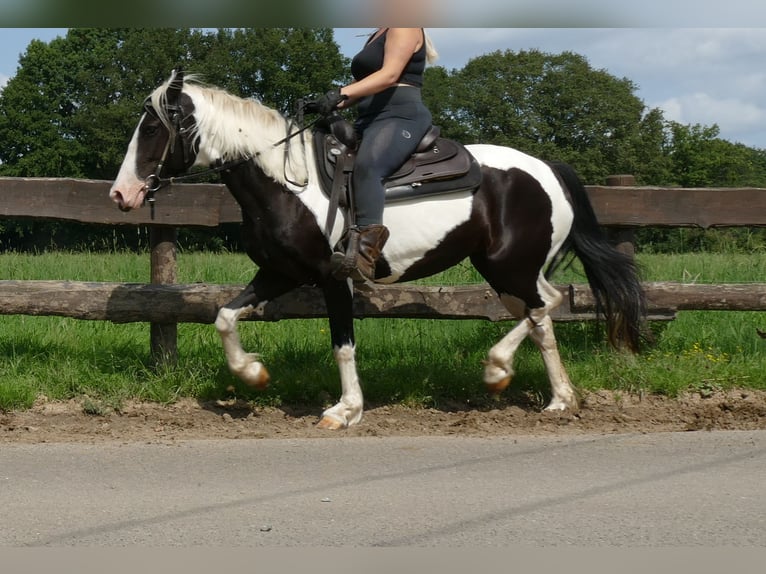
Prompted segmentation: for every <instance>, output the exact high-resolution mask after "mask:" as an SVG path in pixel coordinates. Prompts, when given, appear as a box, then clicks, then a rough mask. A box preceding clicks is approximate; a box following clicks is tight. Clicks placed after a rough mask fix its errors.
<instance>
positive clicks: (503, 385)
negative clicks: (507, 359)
mask: <svg viewBox="0 0 766 574" xmlns="http://www.w3.org/2000/svg"><path fill="white" fill-rule="evenodd" d="M510 384H511V377H505V378H504V379H502V380H500V381H498V382H497V383H486V385H487V392H488V393H489V394H490V395H493V396H498V395H499V394H500V393H502V392H503V391H504V390H505V389H507V388H508V385H510Z"/></svg>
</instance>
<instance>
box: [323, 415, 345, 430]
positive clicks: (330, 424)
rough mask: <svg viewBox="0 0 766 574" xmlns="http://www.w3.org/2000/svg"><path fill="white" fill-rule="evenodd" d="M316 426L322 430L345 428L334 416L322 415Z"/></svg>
mask: <svg viewBox="0 0 766 574" xmlns="http://www.w3.org/2000/svg"><path fill="white" fill-rule="evenodd" d="M317 428H319V429H322V430H341V429H344V428H346V426H345V425H344V424H343V423H342V422H340V421H339V420H338V419H336V418H333V417H327V416H324V417H322V418H321V419H320V420H319V422H318V423H317Z"/></svg>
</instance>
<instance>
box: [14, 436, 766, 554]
mask: <svg viewBox="0 0 766 574" xmlns="http://www.w3.org/2000/svg"><path fill="white" fill-rule="evenodd" d="M321 436H323V437H325V438H318V439H303V440H228V441H190V442H180V443H175V444H139V443H126V444H119V443H106V444H103V443H101V444H35V445H27V444H2V445H0V546H6V547H7V546H16V547H18V546H78V547H85V546H88V547H93V546H110V547H115V546H116V547H123V546H128V547H130V546H137V545H138V546H143V545H147V546H153V547H158V546H160V547H162V546H165V547H197V548H198V547H205V546H210V547H220V546H226V547H231V546H234V547H260V546H267V547H284V546H301V547H317V546H323V547H325V546H349V547H351V546H353V547H374V546H383V547H386V546H416V547H434V546H436V547H447V546H451V547H454V546H474V547H475V546H486V547H490V546H491V547H506V546H516V545H521V546H529V545H531V546H559V547H571V546H576V547H580V546H584V547H593V546H598V547H603V546H607V547H623V548H625V547H631V548H632V547H640V548H643V547H689V546H692V547H703V546H704V547H724V546H728V547H731V546H740V547H741V546H750V547H764V546H766V431H756V432H695V433H663V434H648V435H613V436H574V437H556V436H550V437H521V436H520V437H503V438H489V439H481V438H461V437H430V438H326V435H321Z"/></svg>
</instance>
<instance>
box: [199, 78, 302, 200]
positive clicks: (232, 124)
mask: <svg viewBox="0 0 766 574" xmlns="http://www.w3.org/2000/svg"><path fill="white" fill-rule="evenodd" d="M201 95H202V96H203V97H202V99H201V102H202V103H201V104H195V105H197V106H198V108H197V109H198V113H200V116H199V120H198V129H199V135H200V149H199V156H198V162H199V163H207V164H208V165H212V164H214V163H216V162H218V161H229V160H236V159H240V158H244V157H252V158H253V161H254V162H255V163H256V164H257V165H258V167H259V168H260V169H261V170H262V171H263V173H265V174H266V175H267V176H269V177H271V178H273V179H274V180H275V181H277V182H278V183H280V184H282V185H284V186H285V187H288V188H293V187H296V186H295V184H296V183H297V184H299V185H298V186H297V187H300V185H301V184H303V183H304V182H305V181H306V180H307V177H308V174H307V163H306V157H305V149H304V147H303V146H301V145H300V143H301V140H302V136H300V137H296V138H293V140H294V141H291V142H289V143H290V147H289V149H290V150H291V152H290V155H289V158H288V157H286V153H287V152H286V150H287V149H288V148H287V147H286V146H287V145H288V144H287V143H281V144H279V143H278V142H279V141H280V140H282V139H283V138H285V137H286V136H287V135H288V133H287V132H288V129H289V128H290V124H289V122H288V121H287V120H286V119H285V118H283V117H282V116H281V115H280V114H279V113H277V112H276V111H275V110H273V109H271V108H269V107H267V106H265V105H263V104H261V103H260V102H257V101H255V100H245V99H242V98H237V97H235V96H232V95H230V94H226V93H223V92H206V93H204V92H203V93H201ZM303 141H305V140H303ZM275 144H277V145H275ZM286 160H288V161H286ZM294 191H295V190H294Z"/></svg>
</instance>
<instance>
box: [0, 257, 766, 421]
mask: <svg viewBox="0 0 766 574" xmlns="http://www.w3.org/2000/svg"><path fill="white" fill-rule="evenodd" d="M639 261H640V263H641V265H642V268H643V270H644V273H643V275H644V278H645V279H646V280H667V281H685V282H697V283H716V282H759V281H763V280H764V277H766V255H764V254H754V255H739V254H704V253H697V254H685V255H674V256H667V255H644V256H640V257H639ZM253 271H254V269H253V266H252V265H251V264H250V262H249V261H248V259H247V258H246V257H245V256H244V255H241V254H221V253H182V254H180V256H179V282H183V283H192V282H209V283H235V284H244V283H246V282H247V281H249V280H250V278H251V276H252V273H253ZM148 274H149V258H148V255H146V254H131V253H119V254H100V253H60V252H55V253H44V254H40V255H25V254H18V253H6V254H2V255H0V279H17V280H29V279H69V280H83V281H85V280H87V281H120V282H144V281H146V280H147V277H148ZM477 281H481V279H480V278H479V277H478V275H476V273H475V272H474V271H473V270H472V269H471V268H470V266H468V265H460V266H457V267H456V268H454V269H452V270H450V271H448V272H447V273H445V274H443V275H441V276H439V277H436V278H432V279H431V280H429V282H430V283H434V284H457V283H471V282H477ZM554 281H555V282H557V283H566V282H583V281H584V278H583V277H582V275H581V272H580V271H579V270H578V268H577V267H576V266H573V268H572V269H569V270H567V271H566V272H565V273H562V274H560V275H559V276H557V277H555V278H554ZM510 327H511V324H509V323H490V322H486V321H472V320H470V321H444V320H402V319H367V320H359V321H357V341H358V349H357V356H358V364H359V369H360V377H361V379H362V381H363V387H364V391H365V398H366V400H367V401H368V403H370V404H381V403H382V404H390V403H401V404H406V405H411V406H427V407H436V408H446V407H449V406H454V405H456V404H463V405H465V404H472V405H478V406H481V405H488V404H490V400H489V399H488V398H487V396H486V395H485V393H484V389H483V385H481V375H482V360H483V359H484V357H485V355H486V352H487V350H488V349H489V347H490V346H491V345H492V344H494V343H495V342H496V341H497V340H498V339H499V338H500V337H502V336H503V335H504V334H505V333H506V332H507V330H508V329H509V328H510ZM240 328H241V337H242V341H243V344H244V346H245V348H246V349H247V350H248V351H256V352H258V353H260V354H261V355H262V356H263V358H264V361H265V363H266V365H267V367H268V369H269V371H270V373H271V374H272V377H273V383H272V385H271V387H270V388H269V389H268V390H267V391H265V392H256V391H252V390H250V389H247V388H244V387H243V385H241V384H240V383H239V382H238V381H237V380H236V379H235V378H234V377H233V376H232V375H231V374H230V373H229V372H228V370H227V368H226V365H225V363H224V357H223V353H222V350H221V347H220V341H219V339H218V336H217V334H216V332H215V329H214V328H213V327H212V326H210V325H195V324H181V325H179V353H180V360H179V362H178V364H177V365H175V366H173V367H165V368H159V369H155V368H152V367H151V366H150V365H151V361H150V358H149V345H148V340H149V327H148V325H145V324H127V325H116V324H112V323H108V322H103V321H93V322H90V321H77V320H72V319H65V318H57V317H31V316H5V317H2V319H1V320H0V410H11V409H24V408H28V407H30V406H31V405H32V404H33V403H34V401H35V400H36V399H38V398H39V397H40V396H45V397H47V398H49V399H58V400H67V399H72V398H75V399H77V400H79V401H81V404H82V405H83V410H84V411H85V412H88V413H90V414H93V415H99V414H102V413H103V412H106V411H107V410H109V409H115V410H119V409H120V407H121V405H122V404H124V403H125V401H127V400H132V399H140V400H148V401H156V402H160V403H170V402H173V401H175V400H177V399H178V398H179V397H194V398H198V399H201V400H207V399H216V398H231V397H232V396H237V397H241V398H244V399H246V400H250V401H253V402H255V403H257V404H266V405H310V406H314V407H319V406H323V405H326V404H329V403H330V402H331V401H332V402H334V401H335V400H337V398H338V396H339V393H340V389H339V383H338V377H337V369H336V367H335V363H334V360H333V357H332V350H331V349H330V345H329V333H328V330H327V322H326V321H325V320H301V321H282V322H279V323H255V322H245V323H242V324H241V326H240ZM756 328H758V329H761V330H766V313H761V312H750V313H748V312H696V311H694V312H692V311H687V312H681V313H679V314H678V317H677V319H676V320H675V321H673V322H670V323H662V324H658V323H655V324H653V330H654V331H655V335H656V342H655V344H654V345H653V346H652V347H650V348H648V349H647V350H646V351H645V352H644V353H642V354H641V355H639V356H637V357H634V356H627V355H624V354H621V353H615V352H613V351H611V350H610V349H609V348H608V347H606V345H605V343H604V341H603V337H602V336H601V334H600V331H599V328H598V326H596V325H595V324H593V323H573V324H558V325H557V326H556V332H557V336H558V340H559V347H560V350H561V353H562V357H563V360H564V363H565V365H566V367H567V369H568V371H569V373H570V376H571V378H572V380H573V381H574V382H575V384H576V385H577V386H578V387H580V388H582V389H589V390H594V389H614V390H622V391H632V392H645V393H661V394H667V395H671V396H674V395H677V394H678V393H680V392H683V391H687V390H696V391H699V392H702V393H710V392H714V391H715V390H718V389H727V388H732V387H745V388H758V389H764V388H766V381H765V380H764V379H765V378H766V377H765V376H764V373H766V341H764V340H763V339H761V338H760V337H758V336H757V333H756ZM515 368H516V372H517V375H516V378H515V382H514V385H512V387H511V389H510V390H509V392H508V393H507V395H506V396H505V397H504V398H503V399H502V400H504V401H516V400H519V398H520V397H521V396H522V395H523V396H524V400H528V399H529V398H530V397H532V398H533V399H534V400H535V401H538V402H539V403H540V404H542V403H543V402H544V400H545V398H546V397H547V395H548V382H547V377H546V374H545V370H544V368H543V365H542V360H541V358H540V355H539V353H538V352H537V350H536V348H535V347H534V346H533V345H532V344H531V342H529V341H525V342H524V344H523V345H522V347H521V348H520V350H519V352H518V354H517V356H516V361H515Z"/></svg>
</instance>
